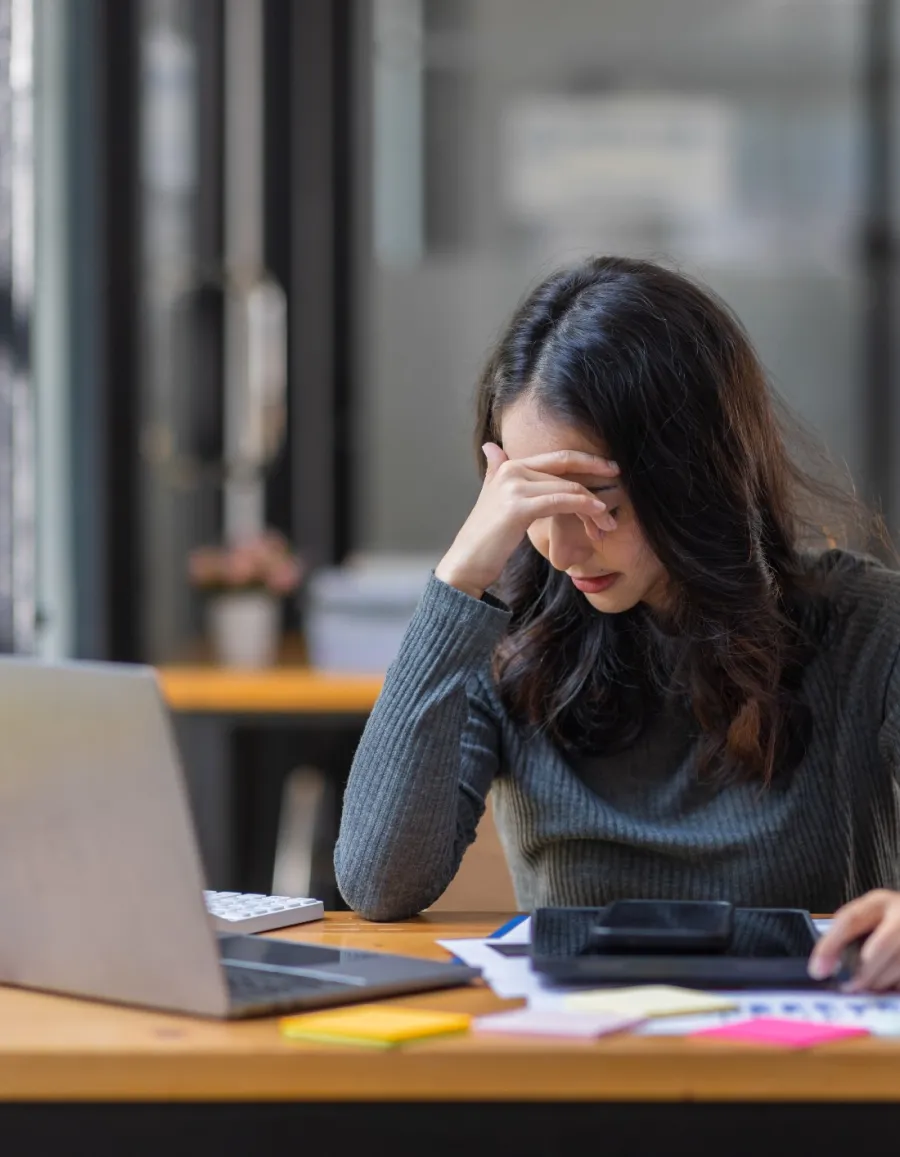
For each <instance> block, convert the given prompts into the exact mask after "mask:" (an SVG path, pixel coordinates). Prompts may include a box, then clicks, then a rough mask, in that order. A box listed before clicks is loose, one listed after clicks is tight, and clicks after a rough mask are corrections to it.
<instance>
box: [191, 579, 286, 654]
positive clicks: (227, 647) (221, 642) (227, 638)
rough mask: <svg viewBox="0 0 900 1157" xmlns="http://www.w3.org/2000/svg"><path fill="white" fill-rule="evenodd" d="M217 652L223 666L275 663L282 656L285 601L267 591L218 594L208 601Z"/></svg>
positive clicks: (215, 652) (213, 642)
mask: <svg viewBox="0 0 900 1157" xmlns="http://www.w3.org/2000/svg"><path fill="white" fill-rule="evenodd" d="M206 614H207V630H208V631H209V638H210V641H211V643H212V648H213V654H214V656H215V658H216V661H217V662H218V663H221V664H222V666H223V667H271V666H272V664H273V663H274V662H275V660H276V658H277V657H278V643H279V640H280V637H281V604H280V603H279V601H278V599H276V598H274V597H273V596H272V595H269V594H266V593H265V592H264V591H236V592H234V593H230V594H224V595H215V596H214V597H213V598H211V599H210V600H209V602H208V604H207V610H206Z"/></svg>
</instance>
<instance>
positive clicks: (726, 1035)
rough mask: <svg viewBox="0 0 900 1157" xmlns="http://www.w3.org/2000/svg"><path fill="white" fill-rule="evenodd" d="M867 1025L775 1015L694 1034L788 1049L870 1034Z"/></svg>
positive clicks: (724, 1025) (692, 1034)
mask: <svg viewBox="0 0 900 1157" xmlns="http://www.w3.org/2000/svg"><path fill="white" fill-rule="evenodd" d="M868 1035H869V1030H868V1029H867V1028H851V1027H849V1026H847V1027H843V1026H841V1025H836V1024H814V1023H811V1022H810V1021H804V1020H782V1019H780V1018H779V1017H774V1016H760V1017H757V1018H756V1020H742V1021H738V1022H737V1023H736V1024H723V1025H719V1027H718V1028H705V1029H702V1030H701V1031H700V1032H695V1033H691V1036H696V1037H704V1038H712V1039H713V1040H715V1039H720V1040H736V1041H743V1042H745V1043H747V1044H763V1045H781V1047H782V1048H786V1049H808V1048H812V1047H813V1046H814V1045H824V1044H828V1043H829V1042H830V1041H835V1040H847V1039H848V1038H849V1037H854V1036H868Z"/></svg>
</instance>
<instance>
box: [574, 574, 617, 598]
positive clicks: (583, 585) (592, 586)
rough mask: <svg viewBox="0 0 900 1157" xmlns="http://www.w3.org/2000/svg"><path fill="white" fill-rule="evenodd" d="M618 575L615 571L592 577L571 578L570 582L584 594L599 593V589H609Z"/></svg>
mask: <svg viewBox="0 0 900 1157" xmlns="http://www.w3.org/2000/svg"><path fill="white" fill-rule="evenodd" d="M569 577H570V578H572V576H571V575H570V576H569ZM618 577H619V576H618V574H616V573H614V574H603V575H597V576H595V577H594V578H572V582H573V583H574V584H575V586H576V587H577V588H578V590H580V591H582V592H583V593H584V594H586V595H599V594H600V592H601V591H606V590H609V588H610V587H611V586H612V585H613V583H614V582H615V581H616V579H617V578H618Z"/></svg>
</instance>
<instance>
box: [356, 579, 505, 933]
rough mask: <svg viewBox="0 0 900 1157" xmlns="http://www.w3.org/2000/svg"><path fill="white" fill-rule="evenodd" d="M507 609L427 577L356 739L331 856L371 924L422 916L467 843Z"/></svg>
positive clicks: (495, 747)
mask: <svg viewBox="0 0 900 1157" xmlns="http://www.w3.org/2000/svg"><path fill="white" fill-rule="evenodd" d="M508 622H509V612H508V610H507V609H506V608H505V607H504V606H503V604H502V603H499V602H498V601H497V600H494V599H492V598H491V597H490V596H489V595H486V596H485V597H484V599H482V600H477V599H473V598H471V597H470V596H469V595H466V594H463V593H462V591H458V590H456V589H455V588H453V587H451V586H448V585H447V584H446V583H443V582H441V580H440V579H437V578H435V577H434V576H432V578H431V579H430V581H429V583H428V586H427V587H426V589H425V592H424V594H423V596H422V599H421V601H420V603H419V606H418V608H417V610H416V613H415V615H414V616H413V619H412V621H411V622H410V624H409V627H408V628H407V631H406V634H405V636H404V639H403V643H402V644H401V647H400V651H399V653H398V655H397V658H396V659H395V660H394V662H393V663H392V664H391V667H390V669H389V670H388V672H387V676H386V678H385V683H384V687H383V689H382V692H381V695H380V696H379V698H378V702H377V703H376V704H375V707H374V709H373V711H372V714H371V715H370V717H369V720H368V722H367V724H366V728H365V731H364V732H363V735H362V739H361V740H360V744H359V747H358V749H357V752H356V756H355V758H354V760H353V766H352V768H351V771H350V778H349V781H348V783H347V790H346V792H345V795H344V808H343V814H342V817H341V827H340V834H339V837H338V842H337V846H336V848H335V859H334V863H335V873H336V877H337V882H338V887H339V888H340V890H341V895H342V896H343V897H344V899H345V900H346V901H347V903H348V904H349V905H350V906H351V908H353V909H354V910H355V911H357V912H359V913H360V915H362V916H364V917H366V918H367V919H369V920H402V919H404V918H406V917H408V916H413V915H415V914H417V913H418V912H421V911H422V909H423V908H427V907H428V905H429V904H432V903H434V901H435V900H437V898H438V897H439V896H440V895H441V894H442V893H443V892H444V890H445V889H446V888H447V886H448V885H449V883H450V881H451V880H452V879H453V877H454V876H455V875H456V872H457V870H458V868H459V864H460V861H461V860H462V857H463V853H464V852H465V850H466V848H467V847H468V846H469V844H470V843H471V842H472V840H473V839H474V838H475V829H476V827H477V825H478V821H479V820H480V819H481V816H482V815H483V813H484V808H485V799H486V797H487V794H488V791H489V790H490V786H491V782H492V780H493V778H494V775H495V774H496V771H497V766H498V761H499V724H498V719H497V714H496V711H495V710H494V709H493V708H492V706H491V702H490V695H489V693H488V690H487V685H488V684H487V680H488V678H489V670H490V659H491V655H492V652H493V650H494V647H495V646H496V644H497V642H498V641H499V639H500V638H501V636H502V635H503V634H504V633H505V631H506V628H507V624H508Z"/></svg>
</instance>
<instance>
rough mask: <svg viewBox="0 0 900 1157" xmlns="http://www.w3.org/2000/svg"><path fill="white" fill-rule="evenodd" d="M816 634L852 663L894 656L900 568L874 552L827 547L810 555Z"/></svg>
mask: <svg viewBox="0 0 900 1157" xmlns="http://www.w3.org/2000/svg"><path fill="white" fill-rule="evenodd" d="M804 568H805V572H806V579H807V580H808V582H807V587H808V593H807V596H806V600H807V601H806V606H807V610H806V613H805V614H804V616H803V617H804V619H805V621H806V625H807V626H808V627H809V628H810V634H811V635H812V636H813V637H814V638H816V640H817V641H818V642H819V643H820V644H821V645H822V646H823V647H824V648H825V649H826V650H827V651H829V652H830V653H831V654H832V655H835V656H836V657H838V656H840V657H842V658H843V659H844V661H846V662H847V663H848V664H849V665H855V660H856V659H857V658H858V657H862V656H863V655H867V656H868V657H870V658H874V657H875V653H876V652H877V653H878V654H879V655H880V657H881V658H882V660H884V661H891V660H892V658H893V656H895V655H896V654H897V651H898V650H900V571H897V570H895V569H893V568H892V567H890V566H887V565H885V564H884V563H882V562H880V561H879V560H878V559H876V558H874V557H872V556H871V555H867V554H863V553H861V552H856V551H849V550H837V549H832V550H826V551H821V552H817V553H809V554H807V555H805V556H804Z"/></svg>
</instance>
